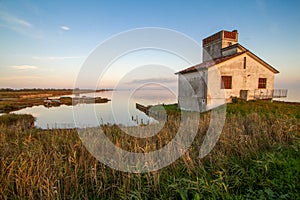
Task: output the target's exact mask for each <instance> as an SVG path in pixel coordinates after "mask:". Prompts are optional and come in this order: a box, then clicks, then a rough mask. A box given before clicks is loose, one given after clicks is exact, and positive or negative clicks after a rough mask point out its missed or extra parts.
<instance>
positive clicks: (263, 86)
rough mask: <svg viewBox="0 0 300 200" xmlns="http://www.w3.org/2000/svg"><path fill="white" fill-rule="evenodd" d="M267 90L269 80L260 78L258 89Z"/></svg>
mask: <svg viewBox="0 0 300 200" xmlns="http://www.w3.org/2000/svg"><path fill="white" fill-rule="evenodd" d="M266 88H267V79H266V78H259V79H258V89H266Z"/></svg>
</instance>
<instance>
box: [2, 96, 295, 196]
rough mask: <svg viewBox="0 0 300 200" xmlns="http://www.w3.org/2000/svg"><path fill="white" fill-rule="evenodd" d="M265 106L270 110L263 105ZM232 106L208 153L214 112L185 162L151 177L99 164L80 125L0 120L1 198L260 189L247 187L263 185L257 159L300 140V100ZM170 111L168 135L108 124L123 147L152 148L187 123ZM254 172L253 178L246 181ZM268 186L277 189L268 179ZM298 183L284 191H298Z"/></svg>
mask: <svg viewBox="0 0 300 200" xmlns="http://www.w3.org/2000/svg"><path fill="white" fill-rule="evenodd" d="M251 106H252V108H251ZM259 106H262V107H264V108H265V109H264V110H262V109H260V110H259V109H258V107H259ZM266 107H268V108H266ZM278 109H284V110H281V111H280V110H278ZM227 111H228V114H227V118H226V122H225V125H224V128H223V132H222V134H221V136H220V139H219V141H218V143H217V145H216V146H215V148H214V149H213V150H212V152H210V154H209V155H208V156H206V157H205V158H204V159H199V158H198V155H199V154H198V153H199V149H200V146H201V144H202V141H203V137H204V135H205V134H206V130H207V129H208V126H209V122H210V113H209V112H208V113H205V114H201V116H200V121H199V122H196V123H199V124H200V127H201V128H200V129H199V131H198V135H197V136H196V138H195V140H194V142H193V144H192V146H191V147H190V148H189V150H188V151H187V152H186V153H185V154H184V155H183V156H182V157H181V158H180V159H178V160H177V161H176V162H174V163H173V164H171V165H170V166H168V167H166V168H163V169H161V170H158V171H155V172H148V173H143V174H133V173H125V172H120V171H117V170H113V169H110V168H109V167H107V166H105V165H104V164H102V163H100V162H98V161H97V160H96V159H95V158H94V157H93V156H92V155H91V154H90V153H89V152H88V151H87V150H86V148H85V147H84V146H83V144H82V142H81V140H80V139H79V137H78V134H77V131H76V130H40V129H35V128H26V129H24V127H21V126H18V125H13V126H11V125H10V124H6V123H2V124H1V123H0V152H1V155H0V185H1V187H0V199H98V198H101V199H149V198H150V199H152V198H181V199H190V198H195V199H198V198H201V197H202V198H203V197H212V198H230V195H232V194H235V195H238V197H239V195H241V196H240V197H245V195H247V194H246V193H249V191H252V189H251V188H250V189H249V191H248V190H247V191H248V192H247V191H245V188H246V187H248V186H249V185H250V186H251V187H252V185H253V187H255V184H254V183H252V182H253V180H254V179H252V178H255V175H254V173H252V171H251V170H250V169H248V168H247V165H249V166H251V165H253V163H252V160H253V158H252V157H251V156H253V155H254V158H255V157H259V156H258V155H260V152H268V151H271V150H272V149H274V148H278V147H280V148H283V147H285V146H287V147H288V146H291V145H292V146H293V145H295V144H299V135H300V134H299V117H298V116H297V113H298V111H299V105H291V106H289V105H281V104H276V103H274V104H271V103H269V102H253V103H249V104H246V105H245V104H243V103H237V104H232V105H228V110H227ZM168 113H169V117H168V121H167V122H166V123H165V125H164V127H163V128H162V129H161V130H160V132H159V133H158V134H157V135H155V136H153V137H151V138H147V139H138V138H135V137H132V136H129V135H127V134H124V131H122V129H120V127H117V126H109V125H106V126H103V127H102V129H103V130H104V132H105V134H106V135H107V136H108V137H109V138H110V140H111V141H112V142H113V143H115V144H116V145H117V146H119V147H121V148H123V149H127V150H130V151H133V152H149V151H153V150H155V149H159V148H161V147H163V146H164V145H166V144H167V143H168V142H169V141H171V139H172V138H173V137H174V131H175V133H176V130H177V128H178V127H179V123H180V120H179V119H180V115H179V113H178V112H173V111H172V110H171V111H168ZM278 113H279V114H280V115H278ZM189 123H191V124H192V123H195V122H189ZM151 126H155V125H151ZM123 130H124V129H123ZM186 131H187V133H186V134H189V132H188V130H186ZM296 146H297V145H296ZM293 148H294V147H293ZM297 148H298V147H297ZM249 156H250V158H251V159H250V158H249ZM275 157H276V156H273V157H272V156H271V157H270V156H268V157H267V158H265V157H263V158H262V160H263V159H265V161H264V160H263V161H261V162H263V163H265V164H263V165H261V163H259V162H258V163H254V168H255V169H257V170H258V171H261V173H267V172H268V173H270V171H268V168H269V167H270V166H271V167H272V162H273V161H272V162H271V161H268V159H273V160H275ZM233 158H234V159H233ZM298 161H299V160H298ZM295 162H296V163H299V162H297V160H296V161H295ZM245 163H246V164H245ZM274 163H275V161H274ZM265 168H267V169H265ZM247 170H250V171H247ZM264 170H267V171H264ZM229 175H230V176H229ZM247 175H249V177H248V179H246V180H243V176H244V177H246V176H247ZM241 176H242V177H241ZM261 178H262V179H263V176H262V177H261ZM256 181H257V180H256ZM292 183H293V182H292ZM263 184H266V185H267V186H268V187H271V186H269V185H270V183H268V182H263V183H262V185H263ZM268 184H269V185H268ZM250 186H249V187H250ZM268 187H265V188H264V187H263V186H262V188H263V189H262V192H263V193H268V192H270V191H269V190H268ZM298 187H299V185H298V186H297V185H295V186H293V185H292V186H291V187H290V189H287V190H286V189H285V188H283V189H285V190H286V191H288V192H295V191H296V190H297V188H298ZM239 188H244V190H241V189H239ZM266 188H267V189H266ZM272 188H273V186H272V187H271V192H274V191H273V190H272ZM279 194H281V193H278V195H279ZM243 195H244V196H243ZM253 195H256V193H255V191H254V193H253ZM275 195H277V193H275ZM283 195H284V194H283ZM275 197H276V196H275ZM294 197H295V196H294Z"/></svg>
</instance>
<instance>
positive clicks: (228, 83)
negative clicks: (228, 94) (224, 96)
mask: <svg viewBox="0 0 300 200" xmlns="http://www.w3.org/2000/svg"><path fill="white" fill-rule="evenodd" d="M221 89H225V90H230V89H232V76H221Z"/></svg>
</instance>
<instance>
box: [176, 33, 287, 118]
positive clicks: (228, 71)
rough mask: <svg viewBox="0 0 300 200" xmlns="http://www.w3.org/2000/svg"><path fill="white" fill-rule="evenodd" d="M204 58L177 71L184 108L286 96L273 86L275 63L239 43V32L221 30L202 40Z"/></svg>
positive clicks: (181, 104)
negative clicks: (240, 99) (271, 63)
mask: <svg viewBox="0 0 300 200" xmlns="http://www.w3.org/2000/svg"><path fill="white" fill-rule="evenodd" d="M202 47H203V54H202V60H203V62H202V63H200V64H198V65H195V66H192V67H189V68H186V69H184V70H182V71H179V72H177V73H176V74H177V75H178V104H179V106H180V108H181V109H183V110H192V111H200V112H202V111H205V110H209V109H211V108H212V107H215V106H218V105H220V104H224V103H225V102H230V101H231V99H232V97H239V98H242V99H245V100H253V99H272V98H275V97H284V96H286V95H287V90H274V75H275V74H277V73H279V71H278V70H276V69H275V68H274V67H272V66H271V65H269V64H268V63H266V62H265V61H263V60H262V59H261V58H259V57H258V56H256V55H255V54H254V53H252V52H251V51H249V50H248V49H246V48H245V47H243V46H242V45H240V44H239V43H238V32H237V31H236V30H234V31H225V30H222V31H220V32H218V33H215V34H213V35H211V36H209V37H207V38H205V39H203V41H202Z"/></svg>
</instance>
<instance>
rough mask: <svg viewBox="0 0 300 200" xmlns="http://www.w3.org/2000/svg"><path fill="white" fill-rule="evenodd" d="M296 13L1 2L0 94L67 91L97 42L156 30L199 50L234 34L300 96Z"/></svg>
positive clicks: (205, 5) (237, 6) (271, 1)
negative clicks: (219, 35) (218, 36)
mask: <svg viewBox="0 0 300 200" xmlns="http://www.w3.org/2000/svg"><path fill="white" fill-rule="evenodd" d="M299 9H300V1H275V0H268V1H267V0H266V1H264V0H258V1H254V0H253V1H252V0H248V1H240V0H237V1H233V0H227V1H207V0H206V1H199V0H197V1H174V0H173V1H166V0H151V1H141V0H130V1H129V0H128V1H125V0H123V1H121V0H120V1H114V0H112V1H91V2H89V1H27V0H17V1H15V0H0V35H1V37H0V87H10V88H31V87H39V88H49V87H54V88H72V87H73V83H74V81H75V79H76V76H77V73H78V72H79V70H80V67H81V65H82V64H83V62H84V60H85V59H86V58H87V57H88V55H89V54H90V53H91V51H92V50H93V49H95V48H96V47H97V45H99V44H100V43H101V42H103V41H104V40H106V39H108V38H110V37H111V36H112V35H115V34H118V33H120V32H123V31H126V30H129V29H134V28H142V27H162V28H168V29H173V30H176V31H179V32H182V33H184V34H186V35H187V36H189V37H191V38H193V39H194V40H196V41H197V42H199V44H200V45H201V41H202V39H203V38H204V37H207V36H209V35H211V34H213V33H215V32H218V31H220V30H222V29H225V30H234V29H237V30H238V31H239V43H240V44H242V45H243V46H245V47H246V48H248V49H249V50H251V51H252V52H253V53H255V54H256V55H258V56H259V57H261V58H262V59H264V60H265V61H266V62H268V63H269V64H271V65H272V66H274V67H275V68H276V69H278V70H279V71H280V74H278V75H276V86H277V87H281V88H299V83H300V76H299V74H300V65H299V61H298V58H299V53H300V47H299V44H300V37H299V36H300V13H299ZM201 56H202V55H201V53H200V54H199V58H200V60H201ZM119 63H122V62H121V61H120V62H119ZM180 64H182V63H180V62H179V63H178V65H180ZM184 67H185V66H182V68H184ZM141 77H142V76H141ZM147 78H149V77H147ZM175 78H176V76H175ZM108 79H109V78H108ZM112 79H113V78H112ZM110 86H111V85H110V83H109V81H108V82H107V83H106V84H103V87H110Z"/></svg>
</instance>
